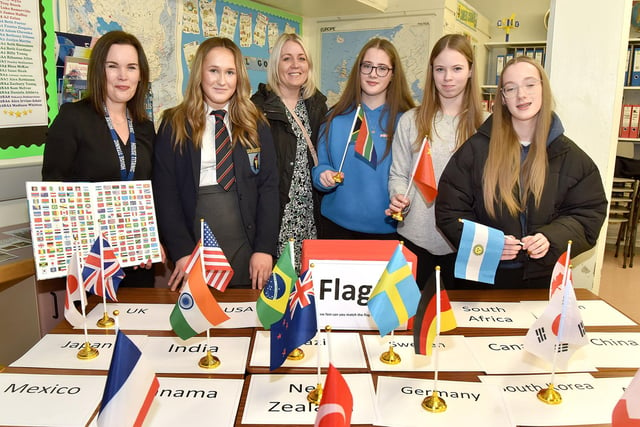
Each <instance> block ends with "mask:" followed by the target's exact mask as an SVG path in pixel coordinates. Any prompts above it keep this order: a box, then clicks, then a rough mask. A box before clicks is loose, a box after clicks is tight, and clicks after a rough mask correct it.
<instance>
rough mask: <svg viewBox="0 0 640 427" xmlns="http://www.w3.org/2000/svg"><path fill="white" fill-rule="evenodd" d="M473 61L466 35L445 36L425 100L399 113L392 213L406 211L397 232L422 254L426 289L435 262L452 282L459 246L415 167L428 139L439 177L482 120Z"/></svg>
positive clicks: (420, 276)
mask: <svg viewBox="0 0 640 427" xmlns="http://www.w3.org/2000/svg"><path fill="white" fill-rule="evenodd" d="M474 63H475V60H474V57H473V48H472V47H471V44H470V43H469V41H468V40H467V39H466V38H465V37H464V36H463V35H460V34H448V35H445V36H444V37H442V38H440V40H438V41H437V42H436V44H435V45H434V46H433V49H432V51H431V56H430V58H429V65H428V67H427V84H426V85H425V88H424V95H423V97H422V104H420V106H419V107H417V108H416V109H413V110H411V111H409V112H407V113H406V114H404V115H403V116H402V117H401V118H400V122H399V123H398V131H397V132H396V136H395V140H394V142H393V151H392V152H393V164H392V165H391V172H390V177H389V194H390V195H391V203H390V204H389V207H388V210H387V215H393V214H394V213H397V212H403V213H404V215H403V216H404V220H403V221H402V222H400V223H399V224H398V233H399V234H400V236H402V239H403V240H404V242H405V245H406V246H407V248H409V249H410V250H411V251H412V252H413V253H415V254H416V256H417V257H418V268H417V277H416V281H417V282H418V286H419V287H420V288H421V289H422V287H423V286H424V284H425V282H426V281H427V279H428V278H429V276H430V275H431V274H432V273H433V271H434V269H435V267H436V265H439V266H440V267H441V274H442V278H443V280H444V282H445V284H446V285H447V286H449V287H451V288H452V287H453V266H454V264H455V248H454V246H453V245H451V243H449V241H448V240H447V239H446V237H445V236H443V235H442V233H441V232H440V231H439V230H438V229H437V228H436V219H435V203H434V201H433V200H431V201H427V200H426V199H425V198H424V197H423V195H422V194H421V192H420V191H417V189H416V187H415V186H414V185H412V184H411V179H412V177H411V173H412V171H413V169H414V165H415V164H416V162H417V161H418V156H419V154H420V148H421V147H422V145H423V144H428V145H427V146H425V148H424V149H425V150H430V152H431V158H432V161H433V170H434V175H435V180H436V183H437V182H438V181H439V179H440V175H441V174H442V171H443V170H444V168H445V166H446V165H447V162H448V161H449V159H450V158H451V156H452V154H453V153H454V152H455V151H456V150H457V149H458V148H459V147H460V146H461V145H462V144H463V143H464V141H466V140H467V138H469V137H470V136H471V135H473V133H474V132H475V131H476V129H477V128H478V126H480V124H481V123H482V120H483V118H484V115H483V112H482V108H481V103H480V87H479V85H478V83H477V79H476V76H475V72H474V71H475V67H474ZM409 186H410V187H409ZM407 188H409V192H408V193H407Z"/></svg>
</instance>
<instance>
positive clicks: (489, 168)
mask: <svg viewBox="0 0 640 427" xmlns="http://www.w3.org/2000/svg"><path fill="white" fill-rule="evenodd" d="M520 62H525V63H527V64H531V65H533V66H534V67H535V68H536V69H537V70H538V73H539V74H540V81H541V82H542V83H541V84H542V105H541V106H540V111H539V112H538V115H537V120H536V126H535V130H534V134H533V138H532V141H531V145H530V146H529V153H528V154H527V157H526V159H525V161H524V162H523V163H522V165H520V152H521V148H520V141H519V139H518V135H517V134H516V132H515V130H514V128H513V123H512V116H511V113H510V112H509V109H508V108H507V105H506V104H505V102H504V99H503V97H502V96H496V100H495V104H494V108H493V124H492V128H491V142H490V143H489V154H488V156H487V161H486V163H485V165H484V173H483V178H484V179H483V184H482V192H483V195H484V205H485V209H486V210H487V213H488V214H489V215H490V216H491V217H492V218H495V217H496V207H499V208H500V209H501V208H502V206H506V208H507V210H508V211H509V213H510V214H511V215H513V216H516V215H518V214H519V213H520V212H523V211H524V209H525V208H526V204H527V200H528V199H529V197H531V196H533V199H534V202H535V205H536V206H539V205H540V199H541V198H542V191H543V190H544V182H545V178H546V174H547V138H548V136H549V129H550V128H551V124H552V122H553V109H554V102H553V95H552V94H551V87H550V85H549V78H548V77H547V75H546V73H545V72H544V69H543V68H542V66H541V65H540V64H538V63H537V62H536V61H534V60H533V59H531V58H529V57H527V56H519V57H517V58H514V59H512V60H510V61H509V62H507V63H506V64H505V66H504V69H503V70H502V73H501V74H500V80H499V83H498V93H500V92H501V91H502V87H503V78H504V72H505V71H506V70H507V69H508V68H509V67H510V66H512V65H514V64H517V63H520ZM518 190H520V193H519V196H518Z"/></svg>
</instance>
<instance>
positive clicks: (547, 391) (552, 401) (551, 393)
mask: <svg viewBox="0 0 640 427" xmlns="http://www.w3.org/2000/svg"><path fill="white" fill-rule="evenodd" d="M572 243H573V242H572V241H571V240H569V241H568V242H567V257H566V259H565V264H564V275H563V277H562V311H561V312H560V324H559V325H558V337H557V344H556V348H555V351H554V352H553V361H552V364H551V381H550V382H549V387H548V388H543V389H542V390H540V391H539V392H538V393H537V396H538V399H540V400H541V401H543V402H544V403H547V404H549V405H559V404H560V403H562V396H561V395H560V393H559V392H558V391H557V390H556V389H555V388H554V384H555V378H556V364H557V361H558V347H557V346H558V345H560V341H561V340H562V338H563V337H564V324H565V317H566V312H567V310H566V304H567V287H568V286H567V280H568V279H569V274H570V272H571V271H570V267H569V263H570V260H571V244H572Z"/></svg>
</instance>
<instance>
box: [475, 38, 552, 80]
mask: <svg viewBox="0 0 640 427" xmlns="http://www.w3.org/2000/svg"><path fill="white" fill-rule="evenodd" d="M484 46H485V48H486V49H487V50H488V54H487V74H486V78H485V82H484V83H485V84H486V86H491V85H497V84H498V77H499V76H500V73H501V72H502V68H503V67H504V64H505V63H507V62H508V61H509V60H510V59H511V58H514V57H516V56H523V55H526V56H530V57H531V58H533V59H535V60H536V61H538V62H540V64H542V65H543V66H544V60H545V57H546V47H547V42H546V41H529V42H488V43H485V44H484ZM486 86H485V87H486Z"/></svg>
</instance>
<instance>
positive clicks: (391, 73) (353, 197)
mask: <svg viewBox="0 0 640 427" xmlns="http://www.w3.org/2000/svg"><path fill="white" fill-rule="evenodd" d="M413 106H414V103H413V100H412V98H411V93H410V92H409V86H408V84H407V79H406V77H405V75H404V71H403V70H402V64H401V63H400V57H399V55H398V52H397V51H396V48H395V47H394V46H393V44H391V42H389V41H388V40H384V39H380V38H374V39H371V40H369V42H367V43H366V44H365V45H364V47H363V48H362V49H361V50H360V53H359V54H358V57H357V58H356V61H355V62H354V65H353V68H352V69H351V73H350V74H349V79H348V80H347V84H346V86H345V88H344V91H343V92H342V96H341V97H340V99H339V100H338V102H337V103H336V105H334V106H333V107H332V108H331V109H330V110H329V113H328V115H327V118H326V122H325V123H324V124H323V127H322V128H321V131H320V140H319V144H318V166H316V167H315V168H314V169H313V184H314V186H315V187H316V188H317V189H319V190H320V191H323V192H325V193H326V194H325V195H324V197H323V199H322V205H321V213H322V216H323V223H322V227H321V228H322V235H321V237H323V238H330V239H331V238H333V239H396V238H397V234H396V221H394V220H392V219H391V218H389V217H386V216H385V215H384V209H385V208H386V207H387V206H388V205H389V194H388V192H387V184H388V180H389V168H390V166H391V142H392V141H393V134H394V132H395V129H396V124H397V122H398V118H399V116H400V114H402V113H403V112H405V111H407V110H409V109H410V108H412V107H413Z"/></svg>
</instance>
